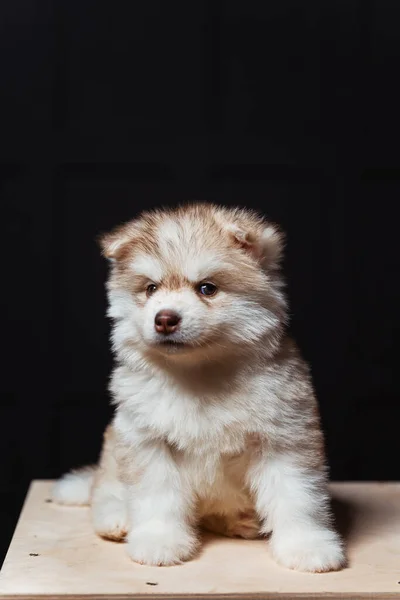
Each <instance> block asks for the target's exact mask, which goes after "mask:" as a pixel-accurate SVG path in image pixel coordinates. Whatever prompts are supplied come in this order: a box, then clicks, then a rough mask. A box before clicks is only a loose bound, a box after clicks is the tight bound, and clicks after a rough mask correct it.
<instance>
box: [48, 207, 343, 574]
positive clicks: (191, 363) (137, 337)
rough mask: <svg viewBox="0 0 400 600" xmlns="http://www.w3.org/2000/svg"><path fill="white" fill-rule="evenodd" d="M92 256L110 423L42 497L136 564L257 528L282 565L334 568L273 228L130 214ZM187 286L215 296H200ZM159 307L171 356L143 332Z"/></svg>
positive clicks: (319, 461)
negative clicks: (108, 332) (93, 455)
mask: <svg viewBox="0 0 400 600" xmlns="http://www.w3.org/2000/svg"><path fill="white" fill-rule="evenodd" d="M102 248H103V253H104V254H105V256H106V257H107V258H109V259H110V260H111V270H110V276H109V280H108V285H107V287H108V298H109V312H108V314H109V316H110V317H111V319H112V322H113V329H112V346H113V351H114V353H115V357H116V366H115V369H114V372H113V376H112V380H111V385H110V390H111V393H112V396H113V399H114V403H115V405H116V412H115V416H114V419H113V421H112V423H111V424H110V426H109V427H108V429H107V431H106V433H105V440H104V445H103V450H102V455H101V459H100V462H99V465H98V467H95V468H93V469H91V470H90V469H89V470H87V469H86V470H83V471H77V472H73V473H70V474H68V475H66V476H64V477H63V478H62V479H61V480H60V481H59V482H58V483H57V484H56V486H55V489H54V498H55V499H56V500H57V501H59V502H61V503H67V504H68V503H72V504H84V503H89V502H90V503H91V505H92V514H93V523H94V528H95V530H96V532H97V533H98V534H99V535H101V536H104V537H107V538H112V539H123V538H124V537H125V536H126V540H127V549H128V553H129V555H130V556H131V557H132V559H133V560H134V561H137V562H140V563H144V564H149V565H171V564H174V563H179V562H181V561H184V560H187V559H190V558H191V557H192V556H193V555H194V554H195V553H196V550H197V548H198V546H199V540H200V536H199V533H198V531H199V527H200V526H201V525H202V526H203V527H205V528H208V529H212V530H215V531H218V532H219V533H223V534H225V535H229V536H241V537H247V538H254V537H257V536H259V535H267V534H269V533H270V532H271V531H272V536H271V539H270V542H269V544H270V549H271V552H272V555H273V557H274V558H275V559H276V560H277V561H278V562H279V563H280V564H281V565H284V566H286V567H289V568H293V569H299V570H303V571H314V572H320V571H329V570H335V569H339V568H341V567H342V566H344V564H345V556H344V551H343V546H342V543H341V541H340V539H339V537H338V535H337V533H336V532H335V530H334V528H333V526H332V521H331V514H330V507H329V504H330V503H329V496H328V491H327V474H326V466H325V456H324V448H323V436H322V433H321V429H320V421H319V414H318V407H317V402H316V399H315V396H314V392H313V387H312V383H311V380H310V375H309V371H308V367H307V365H306V364H305V362H304V361H303V360H302V358H301V357H300V355H299V352H298V350H297V348H296V346H295V344H294V343H293V342H292V341H291V340H290V339H289V337H288V336H287V335H286V333H285V324H286V315H287V306H286V300H285V296H284V291H283V283H282V275H281V271H280V259H281V254H282V236H281V234H280V233H279V231H278V230H277V228H276V227H275V226H273V225H272V224H269V223H268V222H266V221H264V220H263V219H262V218H260V217H258V216H257V215H255V214H253V213H252V212H250V211H247V210H242V209H228V208H223V207H217V206H214V205H207V204H197V205H196V204H195V205H190V206H185V207H181V208H178V209H174V210H160V211H156V212H151V213H145V214H143V215H142V216H141V217H139V218H138V219H136V220H134V221H132V222H130V223H128V224H126V225H123V226H122V227H119V228H118V229H116V230H115V231H114V232H112V233H110V234H108V235H106V236H104V237H103V238H102ZM202 282H212V283H213V284H214V285H215V286H217V292H216V293H215V295H214V296H212V297H203V296H202V295H201V294H200V292H199V288H198V285H199V284H201V283H202ZM149 284H154V285H156V286H157V289H156V290H155V291H154V292H153V293H152V294H151V295H147V294H146V289H147V287H148V285H149ZM165 309H169V310H174V311H176V312H177V313H179V314H180V316H181V319H182V320H181V323H180V325H179V328H178V330H177V332H175V333H173V335H172V339H173V341H175V342H177V343H176V344H174V345H173V344H170V345H167V346H166V345H162V344H161V343H160V334H159V333H157V331H156V330H155V327H154V319H155V315H156V314H157V312H158V311H159V310H165ZM178 342H179V344H178Z"/></svg>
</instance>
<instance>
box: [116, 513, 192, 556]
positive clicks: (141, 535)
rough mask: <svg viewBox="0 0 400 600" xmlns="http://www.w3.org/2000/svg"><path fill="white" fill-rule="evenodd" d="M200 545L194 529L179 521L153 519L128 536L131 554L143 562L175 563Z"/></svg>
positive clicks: (189, 554)
mask: <svg viewBox="0 0 400 600" xmlns="http://www.w3.org/2000/svg"><path fill="white" fill-rule="evenodd" d="M197 546H198V539H197V538H196V536H195V535H194V533H193V532H192V531H191V530H190V529H188V528H187V527H184V526H182V525H180V524H176V523H174V524H167V523H163V522H162V521H151V522H148V523H144V524H143V525H140V526H139V527H136V528H134V529H133V530H132V531H131V532H130V533H129V536H128V554H129V556H130V557H131V558H132V560H134V561H135V562H138V563H140V564H143V565H157V566H162V565H164V566H166V565H176V564H179V563H181V562H183V561H185V560H188V559H189V558H191V557H192V556H193V554H194V553H195V551H196V549H197Z"/></svg>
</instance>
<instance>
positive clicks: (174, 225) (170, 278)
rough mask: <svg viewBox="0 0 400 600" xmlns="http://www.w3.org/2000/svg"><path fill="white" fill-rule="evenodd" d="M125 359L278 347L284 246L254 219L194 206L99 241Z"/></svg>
mask: <svg viewBox="0 0 400 600" xmlns="http://www.w3.org/2000/svg"><path fill="white" fill-rule="evenodd" d="M101 246H102V250H103V254H104V255H105V256H106V257H107V258H108V259H109V260H110V262H111V272H110V277H109V281H108V286H107V287H108V297H109V312H108V315H109V316H110V317H111V318H112V319H113V320H114V327H113V344H114V349H115V351H116V352H117V353H118V354H119V355H120V357H121V358H122V357H125V359H129V356H133V354H136V355H137V352H140V353H142V354H146V355H147V356H148V355H149V354H152V353H153V354H154V353H156V354H158V355H160V354H164V355H166V356H169V357H173V358H174V359H179V358H180V357H184V356H188V355H189V354H190V355H195V356H196V359H200V358H201V357H203V358H204V359H206V358H207V357H208V358H210V357H211V356H212V355H213V356H215V354H219V355H222V356H223V355H224V353H228V352H229V353H231V352H235V351H237V352H242V351H243V350H244V349H246V347H248V346H249V345H256V344H261V343H262V344H264V346H268V345H270V346H271V349H272V348H273V347H274V346H276V344H277V343H278V340H279V337H280V333H281V330H282V325H283V322H284V320H285V314H286V313H285V311H286V306H285V299H284V295H283V292H282V285H281V278H280V273H279V263H280V258H281V252H282V236H281V234H280V233H279V232H278V230H277V229H276V227H275V226H273V225H271V224H269V223H267V222H266V221H264V220H263V219H262V218H260V217H258V216H257V215H255V214H253V213H252V212H250V211H247V210H242V209H228V208H223V207H218V206H214V205H207V204H196V205H190V206H185V207H181V208H177V209H173V210H159V211H155V212H149V213H144V214H143V215H142V216H140V217H139V218H138V219H136V220H134V221H131V222H129V223H127V224H125V225H123V226H121V227H119V228H117V229H115V230H114V231H112V232H111V233H109V234H106V235H104V236H103V237H102V238H101Z"/></svg>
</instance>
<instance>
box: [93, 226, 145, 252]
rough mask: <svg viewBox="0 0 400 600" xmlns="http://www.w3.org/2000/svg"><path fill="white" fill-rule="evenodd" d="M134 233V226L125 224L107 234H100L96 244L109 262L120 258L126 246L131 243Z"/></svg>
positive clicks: (135, 228) (135, 229) (135, 230)
mask: <svg viewBox="0 0 400 600" xmlns="http://www.w3.org/2000/svg"><path fill="white" fill-rule="evenodd" d="M136 233H137V227H136V224H135V223H126V224H125V225H120V226H119V227H116V228H115V229H113V230H112V231H110V232H109V233H103V234H101V235H100V236H99V238H98V242H99V245H100V248H101V252H102V254H103V256H105V258H108V260H110V261H111V262H114V261H116V260H118V259H119V258H121V257H122V255H123V253H124V251H125V250H126V248H127V246H128V245H129V244H130V243H132V242H133V240H134V238H135V234H136Z"/></svg>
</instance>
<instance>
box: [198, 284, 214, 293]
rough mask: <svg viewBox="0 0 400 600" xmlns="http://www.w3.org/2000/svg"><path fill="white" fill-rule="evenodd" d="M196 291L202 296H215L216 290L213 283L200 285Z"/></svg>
mask: <svg viewBox="0 0 400 600" xmlns="http://www.w3.org/2000/svg"><path fill="white" fill-rule="evenodd" d="M198 291H199V294H201V295H202V296H215V294H216V293H217V291H218V288H217V286H216V285H214V284H213V283H201V284H200V285H199V287H198Z"/></svg>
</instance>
